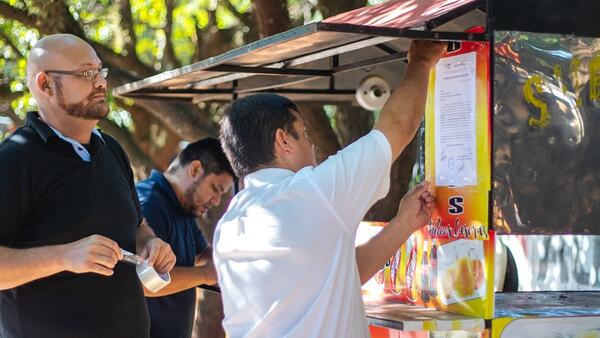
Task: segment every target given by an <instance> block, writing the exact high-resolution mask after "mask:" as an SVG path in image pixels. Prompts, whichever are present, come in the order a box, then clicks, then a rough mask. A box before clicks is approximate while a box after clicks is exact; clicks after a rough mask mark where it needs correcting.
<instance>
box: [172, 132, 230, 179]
mask: <svg viewBox="0 0 600 338" xmlns="http://www.w3.org/2000/svg"><path fill="white" fill-rule="evenodd" d="M196 160H198V161H200V162H202V168H203V169H204V176H206V175H209V174H217V175H219V174H222V173H227V174H229V175H231V176H232V177H234V178H235V174H234V172H233V169H232V168H231V165H230V164H229V161H227V157H225V153H224V152H223V148H222V147H221V143H220V142H219V140H217V139H216V138H213V137H207V138H204V139H201V140H199V141H196V142H193V143H190V144H188V145H187V146H186V147H185V149H183V150H182V151H181V152H180V153H179V154H178V155H177V157H176V158H175V161H176V164H177V165H175V166H173V167H171V168H170V170H169V171H176V170H178V169H179V168H183V167H185V166H186V165H188V164H190V163H191V162H192V161H196Z"/></svg>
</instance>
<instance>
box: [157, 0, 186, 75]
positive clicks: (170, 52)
mask: <svg viewBox="0 0 600 338" xmlns="http://www.w3.org/2000/svg"><path fill="white" fill-rule="evenodd" d="M176 4H177V1H176V0H165V6H166V8H167V14H166V15H167V24H166V25H165V28H164V31H165V48H164V50H163V59H162V66H163V70H167V69H173V68H179V67H181V63H180V62H179V60H177V57H176V56H175V50H174V49H173V40H172V39H173V10H174V9H175V6H176Z"/></svg>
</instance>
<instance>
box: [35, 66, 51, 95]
mask: <svg viewBox="0 0 600 338" xmlns="http://www.w3.org/2000/svg"><path fill="white" fill-rule="evenodd" d="M35 84H36V86H37V87H38V89H39V91H40V93H42V95H44V96H46V97H50V96H52V95H53V94H54V92H53V90H52V88H51V87H50V79H49V78H48V75H47V74H46V73H44V72H39V73H37V74H36V76H35Z"/></svg>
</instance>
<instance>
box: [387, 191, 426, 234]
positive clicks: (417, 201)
mask: <svg viewBox="0 0 600 338" xmlns="http://www.w3.org/2000/svg"><path fill="white" fill-rule="evenodd" d="M434 209H435V198H434V196H433V195H432V194H431V192H430V191H429V182H427V181H423V182H421V183H420V184H419V185H417V186H416V187H415V188H414V189H413V190H411V191H409V192H408V193H406V195H404V197H402V200H401V201H400V207H399V208H398V214H397V215H396V217H394V218H398V220H399V221H400V223H401V224H404V225H405V226H407V227H410V229H411V231H410V232H411V233H412V232H414V231H416V230H419V229H421V228H422V227H423V226H425V224H427V222H429V220H430V219H431V214H432V213H433V210H434Z"/></svg>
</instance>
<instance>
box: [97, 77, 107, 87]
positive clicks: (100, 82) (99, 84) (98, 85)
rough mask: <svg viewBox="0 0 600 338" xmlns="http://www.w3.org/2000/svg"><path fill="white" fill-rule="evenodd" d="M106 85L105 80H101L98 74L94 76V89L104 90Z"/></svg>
mask: <svg viewBox="0 0 600 338" xmlns="http://www.w3.org/2000/svg"><path fill="white" fill-rule="evenodd" d="M106 85H107V82H106V79H105V78H103V77H102V76H100V74H98V75H97V76H96V78H95V79H94V87H95V88H104V89H106Z"/></svg>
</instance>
